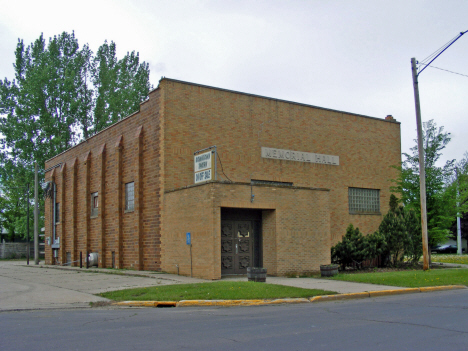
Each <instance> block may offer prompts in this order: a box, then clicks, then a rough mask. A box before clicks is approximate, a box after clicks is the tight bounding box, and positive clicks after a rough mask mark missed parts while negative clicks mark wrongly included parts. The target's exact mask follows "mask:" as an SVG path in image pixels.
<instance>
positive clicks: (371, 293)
mask: <svg viewBox="0 0 468 351" xmlns="http://www.w3.org/2000/svg"><path fill="white" fill-rule="evenodd" d="M418 292H420V291H419V288H408V289H398V290H376V291H369V296H370V297H377V296H387V295H400V294H412V293H418Z"/></svg>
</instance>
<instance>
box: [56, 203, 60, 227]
mask: <svg viewBox="0 0 468 351" xmlns="http://www.w3.org/2000/svg"><path fill="white" fill-rule="evenodd" d="M55 223H60V203H59V202H57V203H56V204H55Z"/></svg>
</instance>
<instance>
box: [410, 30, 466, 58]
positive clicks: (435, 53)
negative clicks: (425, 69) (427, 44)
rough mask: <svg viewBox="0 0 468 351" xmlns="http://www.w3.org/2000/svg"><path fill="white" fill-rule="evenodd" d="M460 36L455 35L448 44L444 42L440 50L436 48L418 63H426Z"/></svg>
mask: <svg viewBox="0 0 468 351" xmlns="http://www.w3.org/2000/svg"><path fill="white" fill-rule="evenodd" d="M459 35H460V34H457V35H455V36H454V37H453V38H452V39H450V40H449V41H448V42H446V43H445V44H444V45H442V46H441V47H440V48H438V49H437V50H436V51H434V52H433V53H432V54H430V55H429V56H428V57H426V58H425V59H424V60H422V61H420V62H419V63H421V64H424V62H427V61H429V60H431V59H432V58H433V57H434V56H437V55H438V54H439V53H440V52H441V51H443V50H444V49H445V47H446V46H447V45H449V44H450V43H451V42H452V41H454V40H455V38H457V37H458V36H459Z"/></svg>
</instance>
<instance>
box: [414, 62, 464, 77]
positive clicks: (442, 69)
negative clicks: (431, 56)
mask: <svg viewBox="0 0 468 351" xmlns="http://www.w3.org/2000/svg"><path fill="white" fill-rule="evenodd" d="M418 64H420V65H424V66H429V67H431V68H435V69H440V70H441V71H445V72H449V73H453V74H458V75H459V76H463V77H468V75H467V74H462V73H458V72H453V71H449V70H448V69H444V68H440V67H435V66H431V65H426V64H425V63H422V62H418Z"/></svg>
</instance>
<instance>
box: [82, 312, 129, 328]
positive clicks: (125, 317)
mask: <svg viewBox="0 0 468 351" xmlns="http://www.w3.org/2000/svg"><path fill="white" fill-rule="evenodd" d="M137 315H138V313H134V314H132V315H130V316H123V317H118V318H104V319H103V320H96V321H89V322H86V323H84V324H82V325H81V326H85V325H87V324H92V323H102V322H111V321H117V320H119V319H127V318H131V317H135V316H137Z"/></svg>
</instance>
